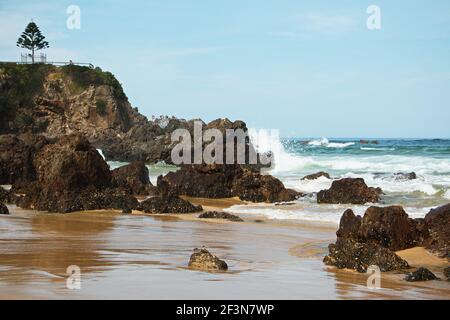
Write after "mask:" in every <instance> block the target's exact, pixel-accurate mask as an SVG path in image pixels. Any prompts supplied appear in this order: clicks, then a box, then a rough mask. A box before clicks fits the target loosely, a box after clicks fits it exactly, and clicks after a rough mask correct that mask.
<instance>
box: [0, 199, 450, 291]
mask: <svg viewBox="0 0 450 320" xmlns="http://www.w3.org/2000/svg"><path fill="white" fill-rule="evenodd" d="M235 201H236V199H223V200H218V201H213V200H205V199H196V200H194V202H197V203H201V204H202V205H204V206H205V209H207V210H213V209H214V210H221V209H223V208H225V207H228V206H230V205H231V204H232V203H233V202H235ZM9 209H10V211H11V213H12V214H11V215H9V216H3V217H0V247H1V248H2V249H1V251H0V299H366V298H369V299H421V298H425V299H450V284H449V282H447V281H431V282H425V283H421V284H413V285H412V284H410V283H406V282H404V281H403V280H402V278H403V277H404V275H403V274H396V273H389V274H383V277H382V281H381V285H382V289H379V290H370V289H367V287H366V280H367V276H366V275H365V274H358V273H356V272H351V271H346V270H336V269H335V268H331V267H327V266H325V265H323V263H322V258H323V256H324V255H325V253H326V250H327V245H328V243H330V242H332V241H334V239H335V228H330V227H324V226H320V227H314V226H312V225H310V224H307V225H304V224H301V223H293V222H291V221H287V222H282V221H278V222H277V221H269V220H263V219H262V218H261V217H258V216H256V215H254V214H248V215H242V216H241V217H242V218H243V219H244V220H245V222H228V221H211V220H210V219H206V220H204V219H198V218H197V216H198V214H193V215H151V216H150V215H142V214H140V215H138V214H134V215H122V214H119V213H118V212H111V211H95V212H80V213H72V214H65V215H61V214H47V213H37V212H32V211H26V210H21V209H18V208H16V207H14V206H9ZM255 220H256V221H259V222H255ZM201 246H206V247H207V248H208V249H210V251H211V252H213V253H214V254H216V255H218V256H219V257H220V258H222V259H224V260H225V261H226V262H227V263H228V265H229V271H228V272H225V273H207V272H200V271H192V270H189V269H188V268H187V263H188V261H189V257H190V255H191V253H192V250H193V249H194V248H196V247H201ZM414 250H415V251H414ZM414 250H413V251H409V252H406V253H403V254H405V255H410V256H409V258H408V259H412V260H411V261H413V259H414V257H417V256H421V255H423V252H421V251H420V250H421V249H420V248H419V249H416V248H415V249H414ZM405 257H406V256H405ZM430 259H431V260H430V261H428V262H429V263H430V264H432V265H433V266H434V267H435V268H438V269H440V268H441V267H440V266H437V265H435V264H436V260H434V259H433V257H430ZM419 262H420V259H419ZM441 262H442V261H439V263H441ZM70 265H78V266H79V267H80V268H81V289H80V290H69V289H67V288H66V279H67V277H68V274H66V269H67V267H68V266H70Z"/></svg>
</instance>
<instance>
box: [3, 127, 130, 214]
mask: <svg viewBox="0 0 450 320" xmlns="http://www.w3.org/2000/svg"><path fill="white" fill-rule="evenodd" d="M33 165H34V170H35V173H36V180H34V181H27V182H24V183H15V184H14V185H13V190H12V191H13V192H18V193H24V194H25V196H22V197H18V198H17V205H19V206H21V207H24V208H29V209H36V210H42V211H49V212H61V213H67V212H73V211H80V210H94V209H125V208H129V209H133V208H135V207H136V206H137V204H138V202H137V200H136V198H134V197H133V196H131V195H130V194H129V192H128V191H127V190H124V189H120V188H113V185H112V176H111V172H110V171H109V166H108V165H107V164H106V162H105V161H104V160H103V158H102V157H101V155H100V154H99V153H98V152H97V150H96V149H95V148H94V147H93V146H92V145H91V144H90V143H89V142H88V141H87V139H85V138H84V137H82V136H79V135H70V136H63V137H61V138H60V139H59V140H58V141H57V142H55V143H50V144H47V145H45V146H44V147H43V148H42V149H41V150H40V151H39V152H38V153H37V154H36V155H34V158H33Z"/></svg>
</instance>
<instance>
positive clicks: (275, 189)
mask: <svg viewBox="0 0 450 320" xmlns="http://www.w3.org/2000/svg"><path fill="white" fill-rule="evenodd" d="M231 193H232V195H233V196H238V197H239V199H241V200H244V201H252V202H271V203H274V202H286V201H294V200H295V199H297V198H298V197H299V196H300V195H301V194H300V193H299V192H297V191H295V190H292V189H286V188H285V187H284V185H283V183H282V182H281V181H280V180H278V179H277V178H275V177H272V176H270V175H261V174H260V173H256V172H252V171H249V170H245V171H244V172H243V173H242V175H239V176H237V177H235V178H234V180H233V184H232V186H231Z"/></svg>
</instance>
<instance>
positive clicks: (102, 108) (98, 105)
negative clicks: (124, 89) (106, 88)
mask: <svg viewBox="0 0 450 320" xmlns="http://www.w3.org/2000/svg"><path fill="white" fill-rule="evenodd" d="M106 106H107V105H106V102H105V101H104V100H97V101H96V102H95V109H96V110H97V113H98V114H99V115H101V116H105V115H106Z"/></svg>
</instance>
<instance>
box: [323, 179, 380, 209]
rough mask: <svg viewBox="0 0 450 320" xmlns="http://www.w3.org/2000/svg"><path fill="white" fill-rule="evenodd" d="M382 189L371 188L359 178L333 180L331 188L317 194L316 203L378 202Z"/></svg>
mask: <svg viewBox="0 0 450 320" xmlns="http://www.w3.org/2000/svg"><path fill="white" fill-rule="evenodd" d="M381 193H382V190H381V189H380V188H371V187H368V186H367V185H366V183H365V182H364V179H361V178H356V179H354V178H345V179H341V180H336V181H333V183H332V185H331V188H330V189H328V190H322V191H320V192H319V193H318V194H317V203H334V204H365V203H368V202H372V203H375V202H378V201H379V197H380V194H381Z"/></svg>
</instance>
